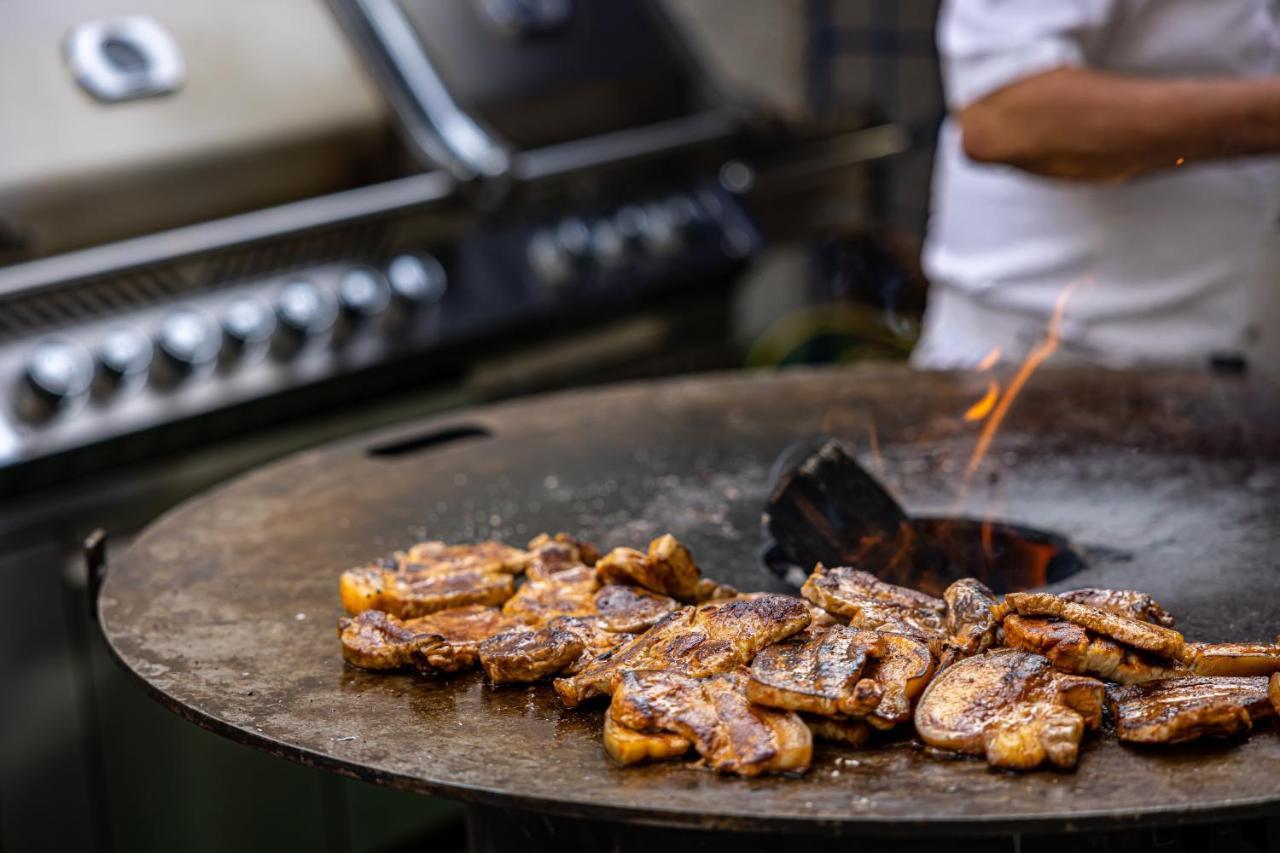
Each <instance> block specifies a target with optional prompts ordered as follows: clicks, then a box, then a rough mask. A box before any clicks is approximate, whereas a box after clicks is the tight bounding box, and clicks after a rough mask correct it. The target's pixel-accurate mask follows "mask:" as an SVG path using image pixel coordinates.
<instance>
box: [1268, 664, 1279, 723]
mask: <svg viewBox="0 0 1280 853" xmlns="http://www.w3.org/2000/svg"><path fill="white" fill-rule="evenodd" d="M1267 693H1268V695H1270V697H1271V707H1272V708H1273V709H1275V712H1276V713H1277V714H1280V672H1277V673H1275V674H1274V675H1272V676H1271V684H1270V686H1268V687H1267Z"/></svg>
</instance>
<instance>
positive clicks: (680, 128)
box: [511, 109, 741, 181]
mask: <svg viewBox="0 0 1280 853" xmlns="http://www.w3.org/2000/svg"><path fill="white" fill-rule="evenodd" d="M740 126H741V125H740V122H739V120H738V117H737V114H736V113H734V112H733V111H731V110H727V109H726V110H708V111H707V112H702V113H695V114H694V115H692V116H688V117H686V118H678V119H671V120H669V121H664V122H658V123H656V124H651V125H647V126H644V127H634V128H628V129H626V130H619V131H615V132H613V133H605V134H601V135H599V136H591V137H587V138H586V139H577V140H574V141H572V142H562V143H559V144H557V145H548V146H546V147H545V148H535V149H534V150H532V151H522V152H517V153H516V154H514V155H513V156H512V162H511V176H512V177H513V178H515V179H516V180H520V181H537V180H542V179H545V178H553V177H555V176H557V175H563V174H567V173H569V172H576V171H580V170H583V169H590V168H594V167H597V166H602V165H604V164H606V163H617V162H625V161H627V160H635V159H639V158H641V157H646V156H651V155H655V154H662V153H665V152H668V151H676V150H679V149H681V148H686V147H689V146H693V145H699V144H703V143H707V142H713V141H715V140H718V139H728V138H730V137H732V136H733V135H734V134H735V133H736V132H737V131H738V130H739V129H740Z"/></svg>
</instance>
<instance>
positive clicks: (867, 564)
mask: <svg viewBox="0 0 1280 853" xmlns="http://www.w3.org/2000/svg"><path fill="white" fill-rule="evenodd" d="M810 447H811V445H810ZM797 460H799V461H798V462H797ZM789 463H790V464H789ZM779 468H780V470H779V471H778V473H777V475H776V477H775V486H774V488H773V491H772V493H771V495H770V497H769V502H768V504H767V505H766V507H765V511H764V515H763V518H762V522H763V526H764V530H765V536H766V539H768V540H771V542H770V544H769V546H768V547H767V548H766V549H765V552H764V561H765V564H766V565H767V566H768V567H769V569H770V570H771V571H773V572H774V573H775V574H778V575H779V576H781V577H783V578H784V579H785V580H787V581H788V582H790V583H792V584H794V585H796V586H798V585H799V584H800V583H801V582H803V580H804V577H805V576H806V575H808V573H809V572H810V571H812V569H813V567H814V565H815V564H817V563H823V564H825V565H827V566H851V567H853V568H857V569H862V570H863V571H867V572H871V573H872V574H874V575H876V576H877V577H879V578H881V579H882V580H885V581H888V582H890V583H895V584H899V585H902V586H909V587H912V588H914V589H918V590H921V591H923V592H928V593H930V594H933V595H941V594H942V591H943V590H945V589H946V588H947V586H948V585H950V584H951V583H952V582H953V581H956V580H959V579H960V578H966V577H974V578H977V579H979V580H981V581H982V582H983V583H985V584H986V585H987V586H989V587H991V589H992V590H994V591H995V592H997V593H1005V592H1015V591H1018V590H1024V589H1034V588H1036V587H1041V586H1045V585H1046V584H1050V583H1055V582H1057V581H1061V580H1064V579H1066V578H1069V577H1071V576H1072V575H1074V574H1076V573H1078V572H1080V571H1081V570H1083V569H1084V568H1085V567H1086V564H1085V561H1084V558H1083V557H1081V556H1080V554H1079V553H1078V552H1076V551H1075V550H1074V549H1072V547H1071V545H1070V543H1069V542H1068V541H1067V540H1066V539H1065V538H1064V537H1062V536H1059V535H1057V534H1055V533H1051V532H1049V531H1045V530H1039V529H1035V528H1032V527H1027V526H1024V525H1017V524H1010V523H1006V522H1000V521H993V520H984V521H978V520H974V519H969V518H962V517H929V518H911V517H909V516H908V515H907V514H906V512H904V511H903V510H902V508H901V507H900V506H899V505H898V503H897V501H895V500H894V499H893V497H892V496H891V495H889V493H888V492H887V491H885V489H884V488H883V487H882V486H881V485H880V483H879V482H878V481H876V479H875V478H874V477H872V476H871V475H870V474H869V473H867V471H866V470H865V469H864V468H863V467H862V466H861V465H860V464H858V462H857V460H856V459H854V458H853V456H852V454H850V453H849V452H848V451H847V450H846V449H845V448H844V447H843V445H841V444H840V443H839V442H836V441H828V442H826V443H825V444H823V445H822V447H821V448H819V449H818V450H817V451H816V452H812V453H810V454H809V455H807V456H804V455H802V454H801V453H799V452H797V449H796V448H792V449H791V450H789V451H788V452H786V453H784V454H783V456H782V458H781V459H780V460H779Z"/></svg>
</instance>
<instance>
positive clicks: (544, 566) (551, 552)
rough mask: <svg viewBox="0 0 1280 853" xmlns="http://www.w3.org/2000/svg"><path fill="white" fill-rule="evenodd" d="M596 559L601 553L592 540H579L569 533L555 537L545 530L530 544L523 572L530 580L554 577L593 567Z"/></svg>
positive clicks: (543, 579) (551, 578)
mask: <svg viewBox="0 0 1280 853" xmlns="http://www.w3.org/2000/svg"><path fill="white" fill-rule="evenodd" d="M597 559H599V552H597V551H596V547H595V546H594V545H592V544H591V543H589V542H580V541H579V540H577V539H574V538H573V537H572V536H569V535H568V534H567V533H557V534H556V535H555V536H554V537H552V536H548V535H547V534H545V533H542V534H540V535H538V536H536V537H535V538H534V539H533V540H532V541H531V542H530V543H529V555H528V560H527V562H526V565H525V569H524V574H525V578H527V579H528V580H531V581H545V580H554V579H555V578H556V576H557V575H559V574H561V573H562V572H566V571H569V572H576V571H577V570H578V569H581V568H590V567H591V566H592V565H594V564H595V562H596V560H597Z"/></svg>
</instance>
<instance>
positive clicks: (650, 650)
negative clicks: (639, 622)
mask: <svg viewBox="0 0 1280 853" xmlns="http://www.w3.org/2000/svg"><path fill="white" fill-rule="evenodd" d="M808 624H809V611H808V610H807V609H806V608H805V606H804V603H803V602H801V601H800V600H799V599H796V598H793V597H791V596H789V595H775V594H772V593H765V594H761V595H757V596H753V597H751V598H732V599H727V600H723V601H719V600H718V601H710V602H707V603H706V604H700V605H698V606H697V607H682V608H680V609H679V610H675V611H672V612H671V613H669V614H667V615H666V616H664V617H663V618H662V619H661V620H660V621H659V622H658V623H657V624H656V625H654V626H653V627H652V628H650V629H649V630H648V631H646V632H644V633H643V634H640V635H638V636H636V637H635V638H634V639H632V640H630V641H629V642H627V643H626V644H624V645H622V646H620V647H619V648H618V649H617V650H616V651H614V652H613V653H612V654H611V655H608V656H607V657H603V656H602V657H601V658H600V659H598V660H596V661H593V662H592V663H590V664H588V665H587V666H586V667H585V668H584V669H583V670H582V671H581V672H579V673H578V674H577V675H574V676H572V677H569V678H558V679H556V681H555V688H556V693H558V694H559V695H560V699H561V701H563V702H564V703H565V705H567V706H568V707H570V708H572V707H574V706H575V705H577V704H578V703H580V702H582V701H583V700H585V699H589V698H591V697H593V696H603V695H606V694H608V693H611V692H612V690H613V682H614V679H615V678H616V677H617V676H618V674H619V673H620V672H623V671H625V670H628V669H660V670H671V671H674V672H680V673H683V674H685V675H689V676H692V677H695V678H696V677H703V676H707V675H714V674H716V673H718V672H725V671H727V670H729V669H731V668H733V667H736V666H740V665H744V664H746V663H749V662H750V661H751V659H752V658H754V657H755V656H756V653H757V652H759V651H760V650H761V649H763V648H764V647H766V646H768V645H770V644H772V643H775V642H777V641H778V640H781V639H783V638H785V637H789V636H791V635H792V634H794V633H795V632H797V631H799V630H801V629H803V628H804V627H805V626H806V625H808Z"/></svg>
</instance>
